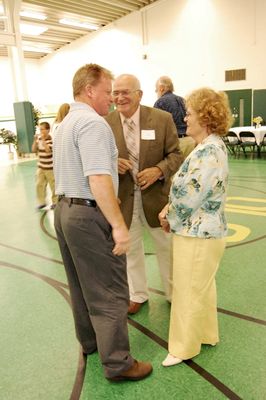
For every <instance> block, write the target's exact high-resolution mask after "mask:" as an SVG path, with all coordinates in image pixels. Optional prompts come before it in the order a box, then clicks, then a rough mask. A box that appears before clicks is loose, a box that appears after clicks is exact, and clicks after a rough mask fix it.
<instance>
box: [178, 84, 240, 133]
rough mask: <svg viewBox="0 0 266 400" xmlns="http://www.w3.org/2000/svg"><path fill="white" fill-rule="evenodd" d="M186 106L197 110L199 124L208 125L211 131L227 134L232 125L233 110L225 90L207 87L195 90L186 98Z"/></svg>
mask: <svg viewBox="0 0 266 400" xmlns="http://www.w3.org/2000/svg"><path fill="white" fill-rule="evenodd" d="M186 106H187V107H191V108H192V109H193V110H194V111H195V112H196V114H197V116H198V120H199V124H200V125H207V127H208V129H209V131H210V132H211V133H215V134H216V135H219V136H225V135H226V134H227V132H228V130H229V128H230V127H231V126H232V123H233V117H232V112H231V110H230V106H229V101H228V97H227V94H226V93H225V92H222V91H219V92H216V91H215V90H213V89H210V88H207V87H204V88H200V89H197V90H194V91H193V92H192V93H191V94H190V95H189V96H188V97H187V98H186Z"/></svg>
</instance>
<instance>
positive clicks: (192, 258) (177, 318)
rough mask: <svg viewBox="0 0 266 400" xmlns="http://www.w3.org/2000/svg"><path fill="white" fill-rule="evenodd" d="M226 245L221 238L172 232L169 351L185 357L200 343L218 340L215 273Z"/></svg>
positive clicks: (197, 350) (196, 348) (182, 357)
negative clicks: (196, 236)
mask: <svg viewBox="0 0 266 400" xmlns="http://www.w3.org/2000/svg"><path fill="white" fill-rule="evenodd" d="M224 248H225V238H223V239H200V238H194V237H185V236H178V235H173V294H172V306H171V318H170V330H169V343H168V349H169V353H170V354H172V355H174V356H176V357H178V358H181V359H182V360H187V359H189V358H192V357H194V356H196V355H197V354H199V353H200V350H201V344H215V343H217V342H218V341H219V334H218V320H217V301H216V284H215V274H216V272H217V269H218V266H219V262H220V260H221V258H222V255H223V252H224Z"/></svg>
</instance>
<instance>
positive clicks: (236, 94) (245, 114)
mask: <svg viewBox="0 0 266 400" xmlns="http://www.w3.org/2000/svg"><path fill="white" fill-rule="evenodd" d="M225 92H226V93H227V95H228V98H229V102H230V107H231V110H232V113H234V112H236V113H237V115H238V116H237V118H235V122H234V125H233V126H250V125H252V122H251V117H252V89H241V90H226V91H225ZM241 104H242V105H241ZM241 107H242V121H241Z"/></svg>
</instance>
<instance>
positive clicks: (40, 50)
mask: <svg viewBox="0 0 266 400" xmlns="http://www.w3.org/2000/svg"><path fill="white" fill-rule="evenodd" d="M22 48H23V50H24V51H34V52H35V53H47V54H48V53H52V52H53V50H52V49H47V48H45V47H34V46H23V47H22Z"/></svg>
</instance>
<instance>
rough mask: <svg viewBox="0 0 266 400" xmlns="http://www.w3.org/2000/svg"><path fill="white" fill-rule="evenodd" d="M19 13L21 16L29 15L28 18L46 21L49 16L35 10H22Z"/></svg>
mask: <svg viewBox="0 0 266 400" xmlns="http://www.w3.org/2000/svg"><path fill="white" fill-rule="evenodd" d="M19 15H20V16H21V17H27V18H32V19H39V20H41V21H44V20H45V19H46V18H47V16H46V15H44V14H40V13H37V12H34V11H26V10H24V11H21V12H20V13H19Z"/></svg>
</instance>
